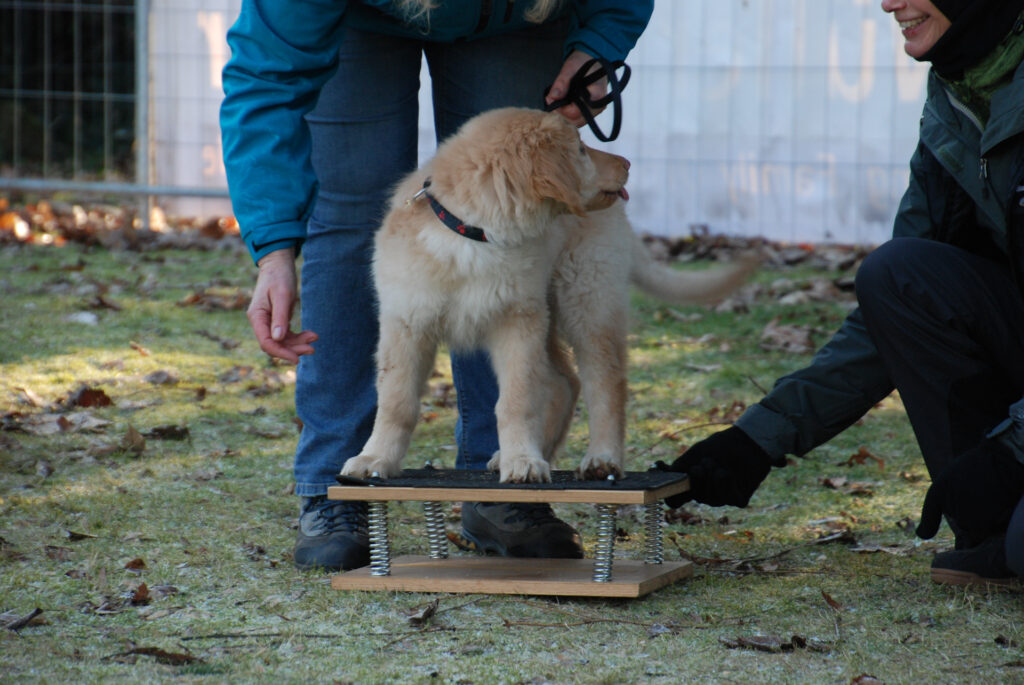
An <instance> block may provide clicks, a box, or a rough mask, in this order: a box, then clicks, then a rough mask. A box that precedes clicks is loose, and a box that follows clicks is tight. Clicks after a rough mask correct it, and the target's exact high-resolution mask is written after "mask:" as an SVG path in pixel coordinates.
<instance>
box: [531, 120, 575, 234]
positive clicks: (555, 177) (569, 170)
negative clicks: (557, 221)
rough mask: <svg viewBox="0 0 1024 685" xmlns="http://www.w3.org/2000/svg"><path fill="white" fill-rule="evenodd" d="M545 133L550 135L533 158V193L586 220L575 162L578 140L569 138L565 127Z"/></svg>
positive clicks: (539, 145) (540, 142)
mask: <svg viewBox="0 0 1024 685" xmlns="http://www.w3.org/2000/svg"><path fill="white" fill-rule="evenodd" d="M555 116H561V115H557V114H556V115H555ZM546 132H547V133H548V135H545V136H541V137H540V140H539V141H538V142H539V144H538V145H537V148H536V149H535V150H534V154H533V177H532V181H533V191H534V192H535V193H536V194H537V197H540V198H549V199H552V200H555V201H556V202H561V203H562V204H564V205H565V206H566V207H567V208H568V209H569V211H570V212H572V213H573V214H575V215H576V216H583V215H584V214H586V209H585V208H584V206H583V205H584V199H583V195H582V194H581V193H580V185H581V183H582V179H581V178H580V171H579V168H578V167H577V163H578V162H577V161H576V157H577V155H578V154H579V152H578V150H579V144H580V143H579V139H578V138H577V137H576V136H575V135H571V136H569V135H566V130H565V129H564V128H563V127H557V128H555V127H553V128H551V129H548V130H547V131H546Z"/></svg>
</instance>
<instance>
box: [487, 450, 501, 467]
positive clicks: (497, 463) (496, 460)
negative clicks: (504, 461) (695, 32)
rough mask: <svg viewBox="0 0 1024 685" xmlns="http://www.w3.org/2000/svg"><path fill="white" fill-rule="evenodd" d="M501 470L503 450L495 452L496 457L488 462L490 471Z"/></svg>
mask: <svg viewBox="0 0 1024 685" xmlns="http://www.w3.org/2000/svg"><path fill="white" fill-rule="evenodd" d="M500 469H501V450H495V451H494V456H492V457H491V460H490V461H488V462H487V470H488V471H498V470H500Z"/></svg>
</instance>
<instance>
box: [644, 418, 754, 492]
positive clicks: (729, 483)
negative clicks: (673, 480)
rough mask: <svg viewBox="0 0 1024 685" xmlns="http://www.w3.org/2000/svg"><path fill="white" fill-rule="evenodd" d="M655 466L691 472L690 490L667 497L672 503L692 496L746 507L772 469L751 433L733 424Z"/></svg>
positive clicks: (688, 473)
mask: <svg viewBox="0 0 1024 685" xmlns="http://www.w3.org/2000/svg"><path fill="white" fill-rule="evenodd" d="M656 466H657V467H658V468H661V469H663V470H666V471H677V472H679V473H685V474H687V475H688V476H690V489H689V490H687V491H686V492H681V493H679V494H678V495H672V496H671V497H666V498H665V501H666V502H667V503H668V505H669V506H670V507H678V506H681V505H683V504H685V503H686V502H689V501H690V500H697V501H698V502H703V503H704V504H710V505H711V506H714V507H719V506H722V505H723V504H731V505H732V506H734V507H745V506H747V503H748V502H749V501H750V496H751V495H753V494H754V491H755V490H757V486H758V485H760V484H761V481H763V480H764V477H765V476H767V475H768V472H769V471H771V467H772V461H771V457H769V456H768V453H767V452H765V451H764V450H763V449H761V446H760V445H758V444H757V443H756V442H754V441H753V440H751V439H750V436H748V435H747V434H746V433H744V432H743V431H742V430H740V429H739V428H737V427H736V426H730V427H729V428H726V429H725V430H724V431H721V432H719V433H715V434H714V435H712V436H711V437H709V438H705V439H704V440H701V441H700V442H698V443H697V444H696V445H693V446H692V447H690V449H688V450H686V451H685V452H683V454H682V455H681V456H680V457H679V458H678V459H676V460H675V461H674V462H672V465H671V466H669V465H668V464H665V463H664V462H661V461H659V462H658V463H657V464H656Z"/></svg>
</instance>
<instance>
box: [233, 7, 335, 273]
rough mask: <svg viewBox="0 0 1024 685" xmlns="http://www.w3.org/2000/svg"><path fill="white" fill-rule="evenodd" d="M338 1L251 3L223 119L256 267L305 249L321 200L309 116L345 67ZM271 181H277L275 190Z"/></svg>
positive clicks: (237, 205)
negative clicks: (281, 253)
mask: <svg viewBox="0 0 1024 685" xmlns="http://www.w3.org/2000/svg"><path fill="white" fill-rule="evenodd" d="M345 5H346V3H345V2H340V1H338V0H301V1H299V0H292V1H291V2H274V1H273V0H244V2H243V3H242V10H241V13H240V15H239V17H238V20H237V21H236V22H235V24H234V26H232V27H231V29H230V31H228V45H229V46H230V47H231V59H230V60H229V61H228V63H227V65H226V66H225V68H224V73H223V80H224V101H223V103H222V105H221V110H220V123H221V138H222V145H223V148H224V165H225V169H226V171H227V178H228V187H229V188H230V192H231V201H232V204H233V206H234V211H235V216H236V218H237V219H238V224H239V226H240V229H241V232H242V238H243V239H244V240H245V243H246V245H247V246H248V247H249V251H250V254H251V255H252V257H253V259H254V260H259V258H260V257H262V256H264V255H265V254H267V253H269V252H272V251H274V250H278V249H281V248H283V247H291V246H298V245H300V244H301V242H302V240H303V239H304V237H305V235H306V221H307V219H308V218H309V214H310V212H311V211H312V206H313V200H314V198H315V197H316V187H317V184H316V176H315V174H314V172H313V165H312V162H311V160H310V148H311V143H310V135H309V130H308V128H307V126H306V123H305V120H304V118H303V117H304V116H305V115H306V114H307V113H308V112H309V111H310V110H311V109H313V106H314V105H315V104H316V101H317V97H318V95H319V92H320V89H321V87H322V86H323V84H324V83H325V82H326V81H327V79H328V78H330V76H331V74H332V73H333V72H334V69H335V68H336V65H337V50H338V43H337V32H338V30H339V28H340V26H341V17H342V14H343V13H344V11H345ZM268 179H273V181H272V182H271V181H269V180H268Z"/></svg>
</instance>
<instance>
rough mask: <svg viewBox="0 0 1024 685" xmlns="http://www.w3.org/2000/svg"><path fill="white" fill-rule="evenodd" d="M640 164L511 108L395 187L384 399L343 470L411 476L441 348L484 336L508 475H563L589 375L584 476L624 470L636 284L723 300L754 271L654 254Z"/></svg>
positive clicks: (387, 260) (381, 382) (378, 258)
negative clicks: (633, 217)
mask: <svg viewBox="0 0 1024 685" xmlns="http://www.w3.org/2000/svg"><path fill="white" fill-rule="evenodd" d="M628 169H629V163H628V162H627V161H626V160H625V159H623V158H621V157H618V156H616V155H611V154H608V153H604V152H599V151H597V150H593V149H591V148H588V147H587V146H585V145H584V144H583V143H582V142H581V140H580V137H579V134H578V132H577V131H576V129H575V128H574V127H573V126H572V125H571V124H569V123H568V122H567V121H566V120H565V119H564V118H563V117H561V116H560V115H558V114H554V113H544V112H540V111H537V110H529V109H517V108H507V109H500V110H494V111H491V112H487V113H484V114H481V115H479V116H477V117H475V118H473V119H471V120H470V121H468V122H467V123H466V124H465V125H464V126H463V127H462V128H461V129H460V130H459V131H458V132H457V133H456V134H455V135H454V136H452V137H451V138H449V139H448V140H447V141H446V142H445V143H443V144H442V145H441V146H440V147H439V148H438V150H437V154H436V155H435V157H434V159H433V160H432V161H430V162H429V163H428V164H426V165H425V166H424V167H423V168H422V169H420V170H418V171H416V172H413V173H412V174H410V175H409V176H408V177H407V178H406V179H404V180H403V181H402V182H401V183H400V184H399V185H398V187H397V189H396V190H395V193H394V195H393V197H392V200H391V206H390V209H389V212H388V214H387V216H386V217H385V219H384V223H383V225H382V227H381V229H380V231H379V232H378V234H377V236H376V243H375V253H374V262H373V271H374V283H375V286H376V289H377V293H378V297H379V306H380V343H379V346H378V351H377V393H378V409H377V415H376V420H375V423H374V428H373V432H372V434H371V436H370V439H369V440H368V441H367V443H366V445H365V446H364V447H363V450H362V452H361V453H360V454H359V455H358V456H355V457H352V458H350V459H349V460H348V461H347V462H346V464H345V466H344V468H343V470H342V473H343V474H345V475H353V476H368V475H370V474H372V473H374V472H376V473H378V474H380V475H381V476H382V477H390V476H395V475H398V474H399V473H400V471H401V460H402V458H403V457H404V456H405V453H406V451H407V449H408V446H409V441H410V438H411V435H412V431H413V428H414V427H415V425H416V422H417V419H418V418H419V412H420V404H419V398H420V395H421V394H422V390H423V388H424V386H425V383H426V380H427V377H428V376H429V374H430V371H431V369H432V368H433V363H434V359H435V355H436V352H437V346H438V344H439V343H440V342H442V341H444V342H446V343H447V344H448V345H449V346H450V347H451V348H452V349H455V350H469V349H477V348H481V347H482V348H485V349H487V350H488V351H489V353H490V355H491V360H492V364H493V366H494V371H495V374H496V376H497V378H498V387H499V399H498V404H497V406H496V408H495V412H496V414H497V421H498V443H499V451H498V452H497V453H496V454H495V456H494V458H493V459H492V460H491V462H490V463H489V464H488V466H489V468H491V469H494V470H498V471H500V476H501V480H502V481H503V482H542V481H548V480H550V466H549V463H550V460H551V459H552V457H553V455H554V454H555V452H556V451H557V449H558V447H559V446H560V445H561V444H562V442H563V441H564V439H565V436H566V433H567V431H568V428H569V424H570V422H571V419H572V416H573V411H574V408H575V404H576V400H577V396H578V394H579V391H580V381H579V380H577V377H576V375H575V373H574V370H573V365H572V361H571V358H570V357H569V355H568V353H567V351H566V350H565V349H564V347H563V346H562V345H561V344H560V342H559V340H560V336H564V338H565V339H566V340H567V341H568V342H569V343H570V345H572V347H573V349H574V350H575V354H576V361H577V363H578V366H579V370H580V377H581V378H582V387H583V394H584V398H585V401H586V403H587V407H588V410H589V429H590V445H589V448H588V450H587V453H586V456H585V457H584V459H583V461H582V463H581V465H580V468H579V473H580V475H581V477H584V478H602V477H605V476H607V475H608V474H612V473H614V474H621V473H622V470H623V466H622V464H623V453H624V442H625V406H626V351H627V349H626V330H627V313H628V286H629V283H630V281H633V282H635V283H637V284H638V285H640V287H642V288H644V289H645V290H648V291H650V292H652V293H653V294H655V295H658V296H660V297H663V298H665V299H669V300H671V301H674V302H702V301H707V300H710V299H717V298H719V297H721V296H723V295H725V294H726V293H727V292H729V291H731V290H732V289H734V288H735V287H736V286H737V285H739V283H741V282H742V280H744V278H745V277H746V275H747V273H748V272H749V271H750V269H751V268H752V267H751V265H750V264H747V263H744V264H740V265H737V266H735V267H731V268H726V269H719V270H716V271H714V272H702V273H699V274H698V273H682V272H679V271H676V270H674V269H671V268H669V267H666V266H663V265H657V264H655V263H653V262H652V260H651V259H650V257H649V256H648V253H647V251H646V248H645V247H644V246H643V244H642V243H641V242H640V240H639V238H638V237H637V236H636V235H635V234H634V232H633V230H632V228H631V227H630V225H629V223H628V222H627V220H626V217H625V213H624V210H623V208H622V202H621V201H622V200H626V199H628V194H627V193H626V191H625V183H626V180H627V177H628Z"/></svg>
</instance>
